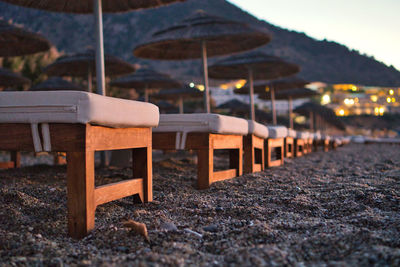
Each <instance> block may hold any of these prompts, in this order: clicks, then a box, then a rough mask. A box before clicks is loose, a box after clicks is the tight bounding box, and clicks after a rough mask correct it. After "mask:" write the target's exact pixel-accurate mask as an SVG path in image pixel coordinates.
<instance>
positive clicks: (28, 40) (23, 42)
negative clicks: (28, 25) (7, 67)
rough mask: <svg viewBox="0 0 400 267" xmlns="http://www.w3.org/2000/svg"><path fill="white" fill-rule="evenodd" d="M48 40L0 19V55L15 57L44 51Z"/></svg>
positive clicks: (48, 46) (47, 46)
mask: <svg viewBox="0 0 400 267" xmlns="http://www.w3.org/2000/svg"><path fill="white" fill-rule="evenodd" d="M50 46H51V45H50V42H49V41H48V40H47V39H46V38H44V37H43V36H42V35H40V34H38V33H33V32H30V31H27V30H25V29H23V28H22V27H20V26H16V25H13V24H11V23H9V22H6V21H4V20H3V19H0V57H16V56H24V55H29V54H35V53H39V52H44V51H47V50H49V49H50Z"/></svg>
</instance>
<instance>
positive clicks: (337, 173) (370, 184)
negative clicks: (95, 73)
mask: <svg viewBox="0 0 400 267" xmlns="http://www.w3.org/2000/svg"><path fill="white" fill-rule="evenodd" d="M220 161H221V162H218V164H220V165H223V164H224V161H223V160H220ZM196 170H197V169H196V165H195V163H194V162H193V160H192V158H190V157H187V158H185V157H181V158H179V159H174V158H170V159H166V160H162V161H159V162H154V165H153V190H154V201H153V202H152V203H147V204H133V200H132V198H125V199H122V200H118V201H114V202H111V203H107V204H105V205H101V206H99V207H98V208H97V210H96V226H95V229H94V230H93V231H92V232H91V233H90V234H89V235H88V236H87V237H85V238H83V239H82V240H79V241H78V240H74V239H72V238H70V237H68V235H67V195H66V167H65V166H48V165H37V166H29V167H24V168H21V169H9V170H0V190H1V193H0V206H1V208H0V262H1V263H0V266H9V265H11V266H23V265H29V266H42V265H51V266H75V265H79V266H87V265H97V266H98V265H103V266H132V265H137V266H146V265H150V266H168V265H170V266H188V265H189V266H190V265H192V266H228V265H229V266H254V265H258V266H279V265H294V266H312V265H315V266H321V265H322V266H324V265H330V266H332V265H334V266H366V265H376V266H399V265H400V150H399V146H398V145H394V146H391V145H374V144H372V145H361V144H351V145H348V146H345V147H339V148H338V149H337V150H335V151H330V152H327V153H326V152H321V151H319V152H315V153H311V154H308V155H306V156H304V157H301V158H295V159H285V165H283V166H281V167H276V168H270V169H267V170H265V171H264V172H260V173H253V174H247V175H243V176H241V177H238V178H234V179H231V180H227V181H223V182H217V183H215V184H212V185H211V188H210V189H208V190H202V191H199V190H196V188H195V185H196ZM130 173H131V171H130V169H128V168H126V169H120V168H104V169H97V170H96V185H99V184H104V183H109V182H110V181H114V178H115V177H116V178H117V179H128V178H129V177H130ZM126 219H132V220H134V221H137V222H140V223H144V224H145V225H146V226H147V230H148V233H149V239H150V242H147V241H146V240H145V239H144V238H143V237H142V236H140V235H138V234H137V233H135V232H133V231H131V230H130V229H128V228H126V227H124V225H123V224H122V221H123V220H126Z"/></svg>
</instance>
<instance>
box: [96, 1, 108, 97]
mask: <svg viewBox="0 0 400 267" xmlns="http://www.w3.org/2000/svg"><path fill="white" fill-rule="evenodd" d="M93 1H94V16H95V19H96V79H97V80H96V81H97V93H98V94H99V95H106V92H105V74H104V44H103V16H102V13H103V11H102V4H101V0H93Z"/></svg>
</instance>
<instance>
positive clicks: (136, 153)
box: [132, 135, 153, 202]
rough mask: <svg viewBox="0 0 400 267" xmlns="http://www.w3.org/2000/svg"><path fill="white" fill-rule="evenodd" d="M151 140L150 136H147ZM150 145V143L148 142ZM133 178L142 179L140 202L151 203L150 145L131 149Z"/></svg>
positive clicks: (151, 172) (151, 170)
mask: <svg viewBox="0 0 400 267" xmlns="http://www.w3.org/2000/svg"><path fill="white" fill-rule="evenodd" d="M149 138H151V135H149ZM150 143H151V141H150ZM132 172H133V178H143V183H144V184H143V188H142V192H143V194H142V195H141V196H142V197H141V201H142V202H151V201H153V167H152V149H151V145H150V146H149V147H145V148H135V149H132Z"/></svg>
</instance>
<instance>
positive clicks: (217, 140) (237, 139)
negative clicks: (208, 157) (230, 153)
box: [210, 134, 243, 149]
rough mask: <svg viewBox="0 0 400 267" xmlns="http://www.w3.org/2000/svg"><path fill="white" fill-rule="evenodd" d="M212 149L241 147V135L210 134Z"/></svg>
mask: <svg viewBox="0 0 400 267" xmlns="http://www.w3.org/2000/svg"><path fill="white" fill-rule="evenodd" d="M210 137H211V142H212V147H213V148H214V149H234V148H240V147H242V146H243V140H242V139H243V137H242V136H241V135H225V134H210Z"/></svg>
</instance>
